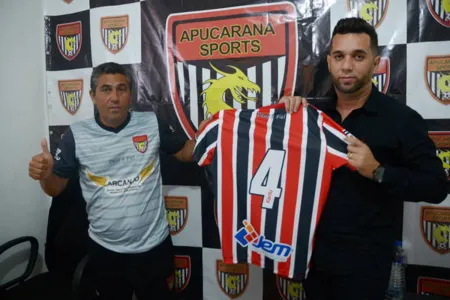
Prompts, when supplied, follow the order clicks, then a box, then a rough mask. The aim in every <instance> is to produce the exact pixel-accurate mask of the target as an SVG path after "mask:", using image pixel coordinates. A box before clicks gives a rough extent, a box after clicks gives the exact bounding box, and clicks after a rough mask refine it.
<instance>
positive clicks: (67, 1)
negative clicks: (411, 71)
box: [64, 0, 73, 4]
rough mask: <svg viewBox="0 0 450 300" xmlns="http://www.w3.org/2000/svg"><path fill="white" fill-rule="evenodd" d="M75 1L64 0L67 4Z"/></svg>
mask: <svg viewBox="0 0 450 300" xmlns="http://www.w3.org/2000/svg"><path fill="white" fill-rule="evenodd" d="M72 1H73V0H64V2H66V3H67V4H70V3H72Z"/></svg>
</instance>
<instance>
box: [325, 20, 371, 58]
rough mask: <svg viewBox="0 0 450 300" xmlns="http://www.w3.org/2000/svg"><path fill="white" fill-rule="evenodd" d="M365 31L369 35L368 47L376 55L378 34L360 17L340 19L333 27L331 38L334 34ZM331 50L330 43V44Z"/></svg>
mask: <svg viewBox="0 0 450 300" xmlns="http://www.w3.org/2000/svg"><path fill="white" fill-rule="evenodd" d="M348 33H365V34H367V35H368V36H369V37H370V48H371V49H372V52H373V54H374V55H378V34H377V32H376V31H375V28H374V27H373V26H372V25H370V24H369V23H368V22H367V21H366V20H364V19H362V18H357V17H352V18H343V19H340V20H339V21H338V22H337V24H336V26H335V27H334V29H333V34H332V36H331V40H332V41H333V38H334V36H335V35H336V34H348ZM330 50H331V45H330Z"/></svg>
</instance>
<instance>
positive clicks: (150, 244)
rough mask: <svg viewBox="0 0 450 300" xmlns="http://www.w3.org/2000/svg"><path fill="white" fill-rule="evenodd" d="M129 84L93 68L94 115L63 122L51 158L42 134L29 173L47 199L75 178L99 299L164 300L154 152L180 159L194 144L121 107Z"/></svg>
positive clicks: (164, 239) (167, 263) (169, 259)
mask: <svg viewBox="0 0 450 300" xmlns="http://www.w3.org/2000/svg"><path fill="white" fill-rule="evenodd" d="M131 86H132V78H131V75H130V74H129V73H128V71H127V70H126V69H125V68H124V67H123V66H121V65H119V64H116V63H105V64H102V65H99V66H97V67H96V68H94V70H93V73H92V76H91V91H90V96H91V99H92V101H93V103H94V104H95V106H96V107H97V109H98V115H96V116H95V117H93V118H90V119H87V120H83V121H78V122H75V123H74V124H72V125H70V127H69V129H68V130H67V132H66V133H65V134H64V137H63V138H62V140H61V142H60V145H59V147H58V149H57V151H56V154H55V157H54V158H53V157H52V155H51V154H50V152H49V150H48V144H47V141H46V140H45V139H43V140H42V142H41V147H42V152H41V153H40V154H38V155H35V156H33V158H32V160H31V161H30V163H29V176H30V177H32V178H33V179H35V180H39V182H40V185H41V187H42V189H43V190H44V192H45V193H47V194H48V195H50V196H53V197H54V196H57V195H58V194H60V193H61V192H62V191H63V190H64V188H65V187H66V185H67V183H68V181H69V179H70V178H73V177H77V176H79V178H80V179H79V180H80V185H81V189H82V193H83V197H84V199H85V200H86V203H87V206H86V207H87V213H88V218H89V237H90V246H89V251H90V254H91V262H92V264H93V266H94V267H95V270H96V272H98V278H99V280H98V282H97V284H96V285H97V290H98V291H99V294H100V297H101V299H131V297H132V294H133V292H135V294H136V296H137V298H138V299H153V298H152V296H154V295H158V299H170V293H171V288H170V287H169V286H170V282H169V281H170V278H171V275H172V274H173V250H172V241H171V239H170V235H169V230H168V224H167V220H166V215H165V207H164V202H163V195H162V182H161V173H160V160H159V151H160V150H162V151H164V152H165V153H167V154H169V155H173V156H174V157H175V158H177V159H178V160H180V161H185V162H187V161H191V156H192V152H193V149H194V146H195V142H194V141H192V140H187V139H186V138H185V137H184V136H178V135H176V134H175V133H174V132H173V131H171V130H170V129H169V127H168V126H167V125H165V124H164V123H163V122H161V120H160V119H159V118H158V117H157V116H156V115H155V114H154V113H153V112H129V106H130V104H131ZM201 125H202V124H201Z"/></svg>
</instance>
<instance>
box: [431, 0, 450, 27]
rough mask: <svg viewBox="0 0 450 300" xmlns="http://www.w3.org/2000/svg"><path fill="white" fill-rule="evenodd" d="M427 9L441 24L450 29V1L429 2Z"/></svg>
mask: <svg viewBox="0 0 450 300" xmlns="http://www.w3.org/2000/svg"><path fill="white" fill-rule="evenodd" d="M427 7H428V10H429V11H430V14H431V15H432V16H433V18H434V19H435V20H436V21H437V22H438V23H439V24H441V25H443V26H445V27H450V1H448V0H427Z"/></svg>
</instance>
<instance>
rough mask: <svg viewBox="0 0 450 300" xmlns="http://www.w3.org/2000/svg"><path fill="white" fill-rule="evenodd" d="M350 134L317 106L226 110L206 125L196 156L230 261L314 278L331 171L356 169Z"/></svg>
mask: <svg viewBox="0 0 450 300" xmlns="http://www.w3.org/2000/svg"><path fill="white" fill-rule="evenodd" d="M348 134H349V133H348V132H346V131H345V130H344V129H343V128H342V127H341V126H339V125H338V124H337V123H335V122H334V121H333V120H332V119H331V118H329V117H328V116H326V115H325V114H324V113H322V112H321V111H320V110H318V109H316V108H315V107H313V106H311V105H308V106H301V107H300V109H299V111H298V112H296V113H293V114H289V113H287V112H286V110H285V108H284V105H280V104H276V105H272V106H266V107H261V108H258V109H254V110H252V109H249V110H238V109H230V110H223V111H220V112H219V113H217V114H215V115H214V116H213V117H212V119H211V120H209V121H208V123H206V125H205V126H204V127H203V128H202V130H201V131H200V132H199V133H198V138H197V142H196V146H195V150H194V158H195V160H196V161H197V163H198V164H199V165H200V166H207V165H208V168H207V170H208V172H209V175H210V176H211V178H212V189H213V192H214V195H215V198H216V201H217V205H216V207H217V223H218V227H219V234H220V241H221V245H222V255H223V260H224V262H225V263H242V262H248V263H251V264H254V265H257V266H260V267H262V268H267V269H270V270H273V272H274V273H275V274H278V275H280V276H284V277H288V278H298V277H302V276H304V275H305V274H306V273H307V271H308V263H309V260H310V257H311V252H312V245H313V237H314V232H315V228H316V225H317V223H318V221H319V218H320V215H321V211H322V209H323V207H324V204H325V201H326V196H327V193H328V190H329V185H330V180H331V173H332V171H333V170H334V169H336V168H339V167H341V166H343V165H347V166H349V164H348V158H347V143H346V142H345V141H344V138H345V137H346V135H348Z"/></svg>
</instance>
